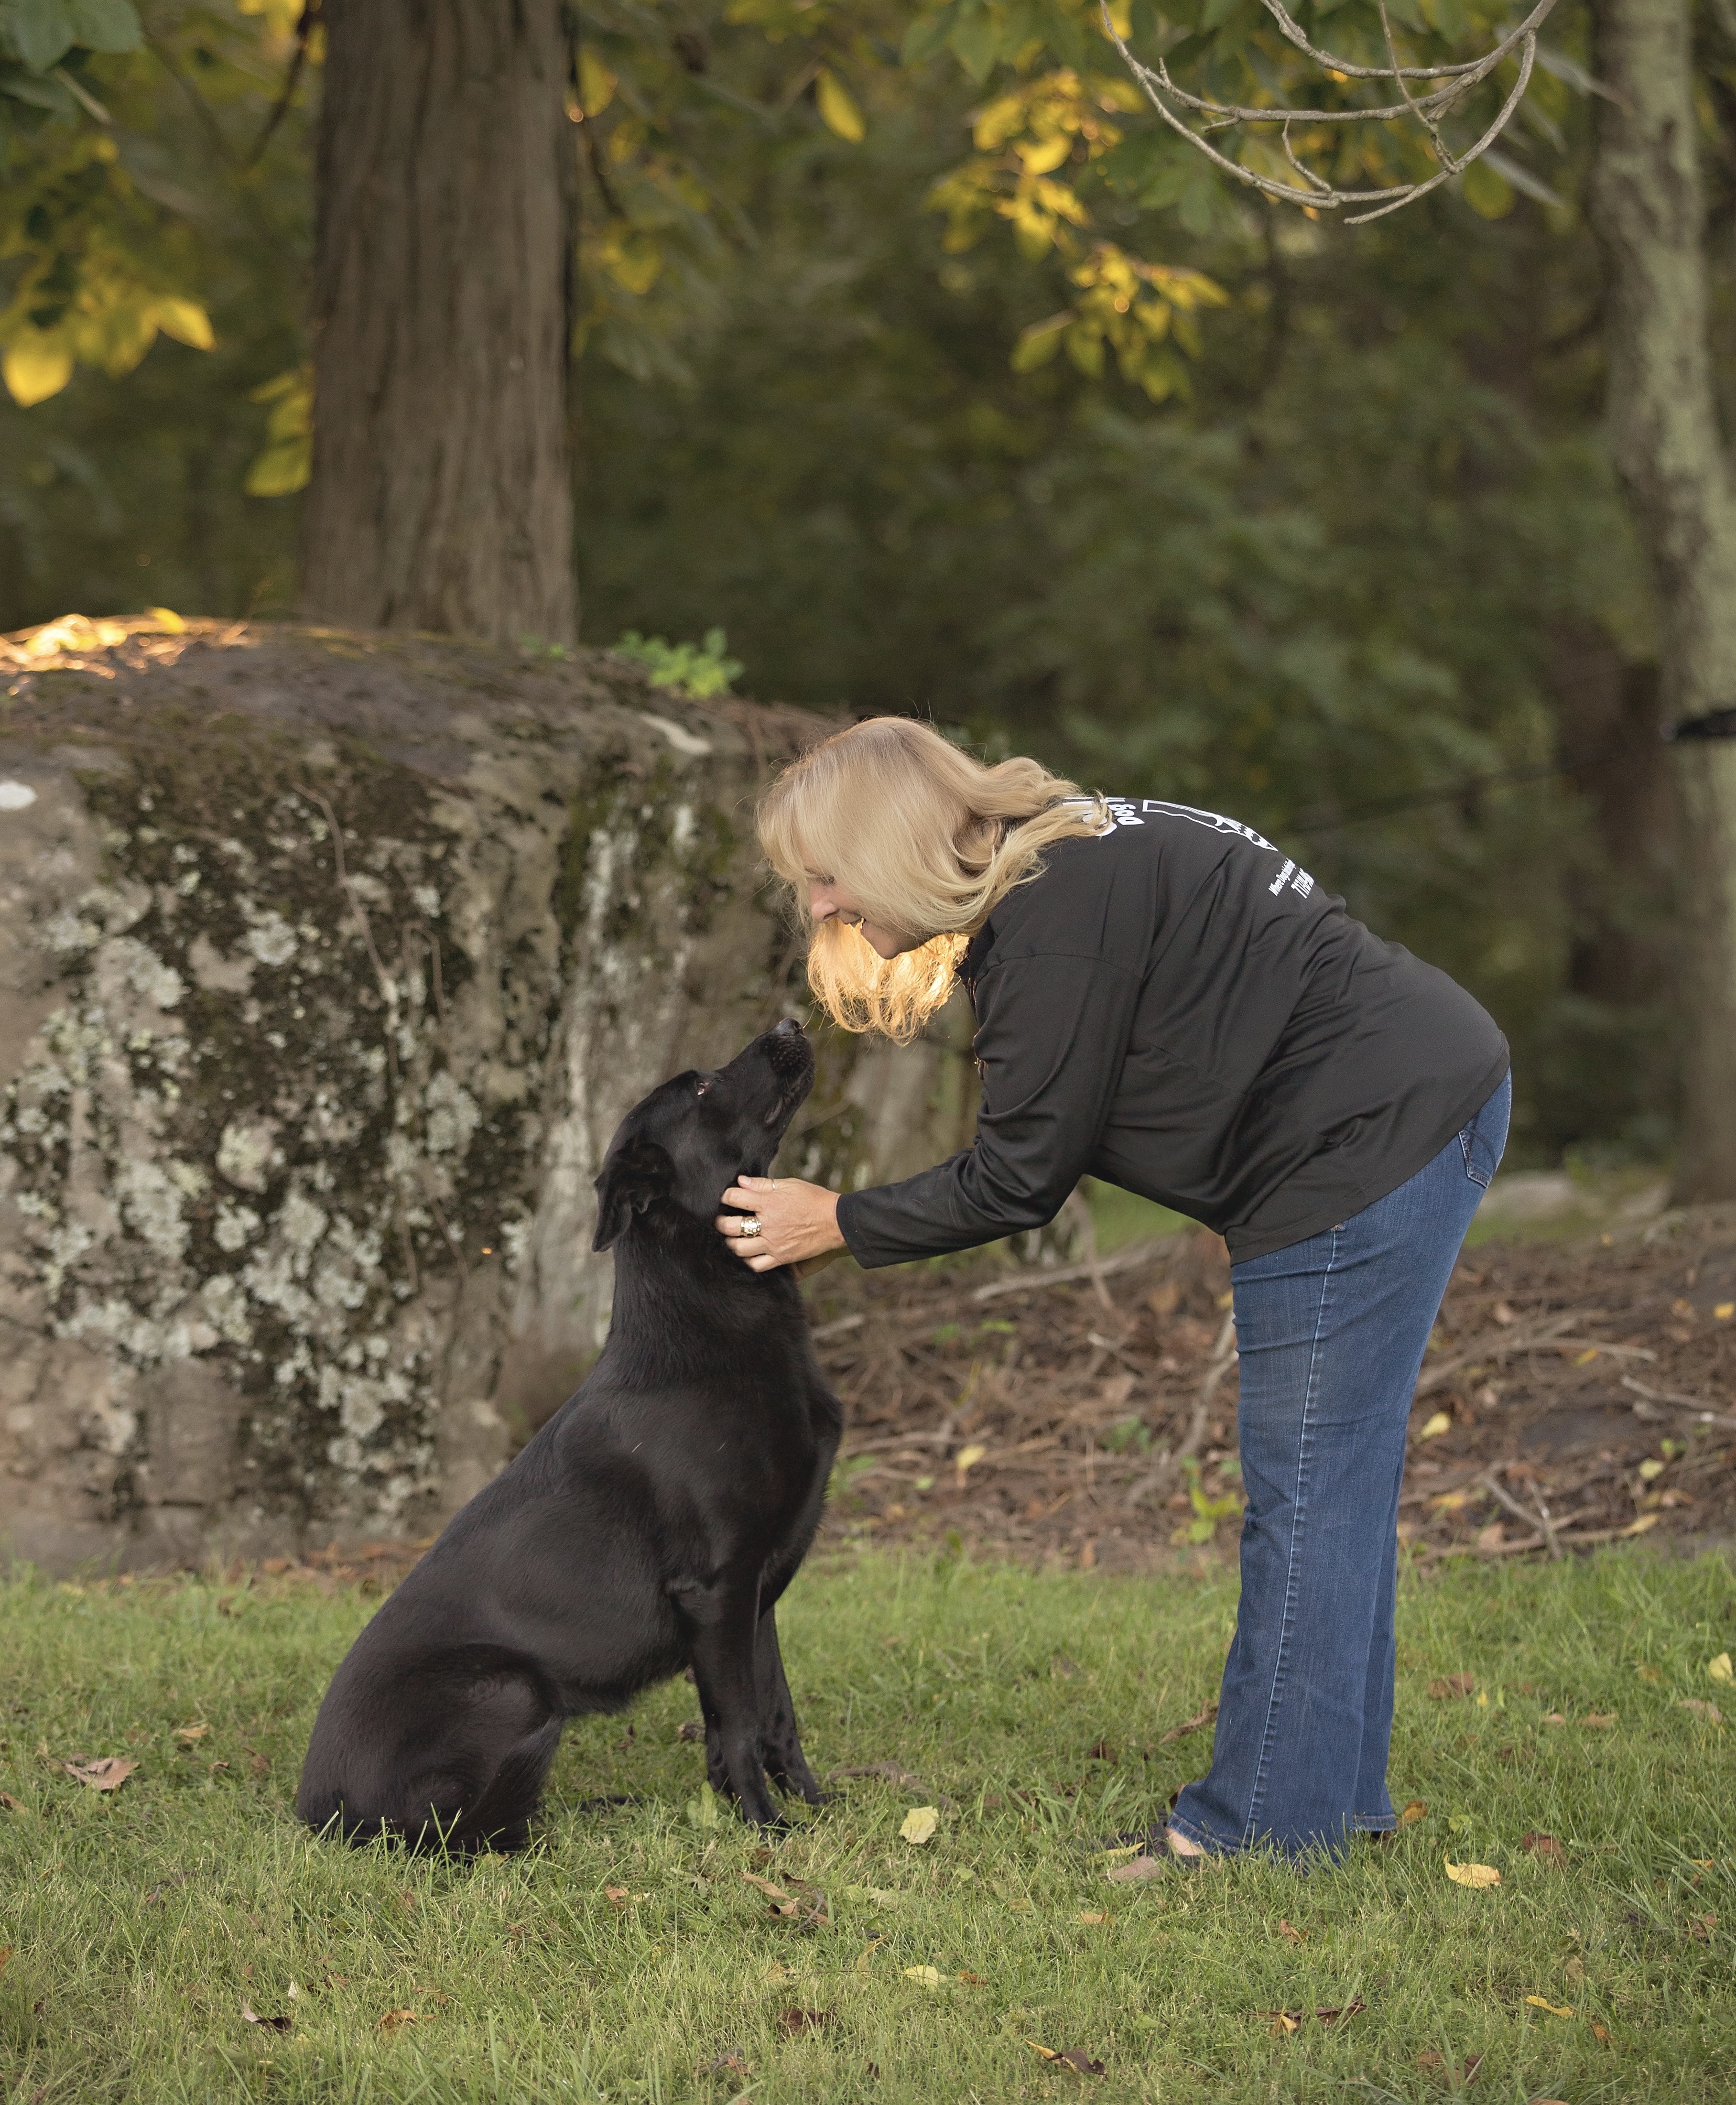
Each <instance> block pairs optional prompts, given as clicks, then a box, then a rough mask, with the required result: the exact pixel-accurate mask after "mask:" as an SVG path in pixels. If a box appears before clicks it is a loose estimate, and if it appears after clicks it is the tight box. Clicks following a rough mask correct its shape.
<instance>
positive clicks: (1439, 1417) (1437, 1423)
mask: <svg viewBox="0 0 1736 2105" xmlns="http://www.w3.org/2000/svg"><path fill="white" fill-rule="evenodd" d="M1443 1432H1452V1418H1451V1417H1450V1416H1449V1415H1447V1412H1446V1411H1444V1410H1437V1411H1436V1412H1434V1414H1433V1415H1432V1416H1431V1417H1430V1418H1428V1419H1425V1421H1424V1423H1423V1428H1422V1430H1421V1432H1419V1433H1418V1434H1417V1436H1416V1437H1417V1438H1418V1439H1419V1440H1438V1439H1439V1438H1440V1437H1441V1435H1442V1434H1443Z"/></svg>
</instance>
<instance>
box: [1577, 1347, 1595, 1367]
mask: <svg viewBox="0 0 1736 2105" xmlns="http://www.w3.org/2000/svg"><path fill="white" fill-rule="evenodd" d="M1596 1357H1597V1347H1596V1346H1595V1345H1587V1346H1586V1349H1585V1350H1584V1352H1582V1353H1581V1354H1580V1355H1579V1356H1578V1358H1577V1359H1576V1360H1575V1361H1574V1362H1573V1364H1574V1365H1575V1366H1576V1367H1588V1366H1590V1365H1591V1362H1592V1361H1594V1360H1595V1358H1596Z"/></svg>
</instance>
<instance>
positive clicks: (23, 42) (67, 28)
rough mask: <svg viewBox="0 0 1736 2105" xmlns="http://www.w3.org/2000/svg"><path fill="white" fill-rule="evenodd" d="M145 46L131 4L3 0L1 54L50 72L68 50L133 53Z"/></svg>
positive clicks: (107, 0)
mask: <svg viewBox="0 0 1736 2105" xmlns="http://www.w3.org/2000/svg"><path fill="white" fill-rule="evenodd" d="M139 42H140V34H139V17H138V13H137V11H136V9H135V8H134V7H132V4H131V0H0V56H3V57H5V58H9V59H13V60H16V61H17V62H18V63H19V64H20V65H23V66H25V67H28V68H29V70H30V71H31V72H33V73H47V72H48V71H49V69H51V67H54V66H56V65H59V64H60V61H61V60H62V59H64V58H65V56H66V55H67V53H68V52H69V51H73V50H74V49H76V48H83V50H85V51H136V49H137V48H138V45H139Z"/></svg>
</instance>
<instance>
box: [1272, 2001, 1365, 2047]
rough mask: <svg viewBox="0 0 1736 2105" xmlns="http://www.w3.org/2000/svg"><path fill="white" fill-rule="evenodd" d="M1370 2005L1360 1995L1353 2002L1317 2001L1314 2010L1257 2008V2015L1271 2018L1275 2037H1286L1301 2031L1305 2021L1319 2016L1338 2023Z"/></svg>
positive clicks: (1324, 2022) (1323, 2019)
mask: <svg viewBox="0 0 1736 2105" xmlns="http://www.w3.org/2000/svg"><path fill="white" fill-rule="evenodd" d="M1367 2007H1368V2005H1367V2004H1366V2003H1365V2002H1364V2001H1363V2000H1362V1998H1361V1997H1360V1996H1358V1998H1357V1999H1356V2000H1355V2001H1354V2002H1351V2003H1317V2004H1315V2005H1314V2007H1313V2009H1312V2010H1309V2009H1305V2008H1304V2009H1300V2010H1257V2011H1256V2012H1255V2016H1256V2017H1261V2018H1271V2020H1272V2034H1273V2038H1274V2039H1286V2038H1287V2037H1288V2036H1289V2035H1290V2034H1291V2032H1294V2031H1300V2030H1301V2028H1302V2025H1303V2022H1304V2020H1305V2019H1306V2018H1309V2017H1314V2018H1318V2019H1319V2021H1320V2022H1321V2023H1322V2024H1323V2025H1330V2024H1336V2022H1337V2021H1338V2019H1339V2018H1353V2017H1355V2016H1356V2015H1357V2013H1358V2012H1359V2011H1361V2010H1366V2009H1367Z"/></svg>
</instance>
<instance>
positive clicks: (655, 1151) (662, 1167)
mask: <svg viewBox="0 0 1736 2105" xmlns="http://www.w3.org/2000/svg"><path fill="white" fill-rule="evenodd" d="M674 1182H675V1164H673V1162H672V1161H671V1160H669V1154H668V1152H667V1151H666V1150H665V1149H664V1148H661V1147H660V1146H658V1145H657V1143H656V1142H655V1141H654V1140H647V1139H645V1138H643V1137H642V1136H641V1135H639V1134H638V1133H635V1134H634V1135H633V1137H631V1138H630V1139H628V1140H625V1141H623V1142H619V1143H618V1144H617V1145H616V1146H614V1147H611V1149H610V1151H609V1152H608V1154H607V1155H606V1157H605V1158H604V1160H603V1166H602V1172H601V1173H600V1174H599V1175H598V1177H597V1233H596V1235H595V1236H593V1238H592V1241H591V1248H592V1249H593V1250H606V1249H609V1248H610V1247H611V1245H612V1244H613V1243H614V1242H615V1240H617V1238H618V1237H620V1236H621V1235H622V1234H623V1233H624V1231H625V1230H626V1228H627V1226H628V1224H629V1222H630V1221H631V1220H632V1218H633V1215H634V1214H635V1213H646V1212H648V1211H649V1209H651V1207H652V1206H654V1205H655V1204H656V1202H657V1201H658V1200H660V1199H666V1198H667V1197H668V1196H669V1192H670V1191H671V1190H672V1188H673V1185H674Z"/></svg>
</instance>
